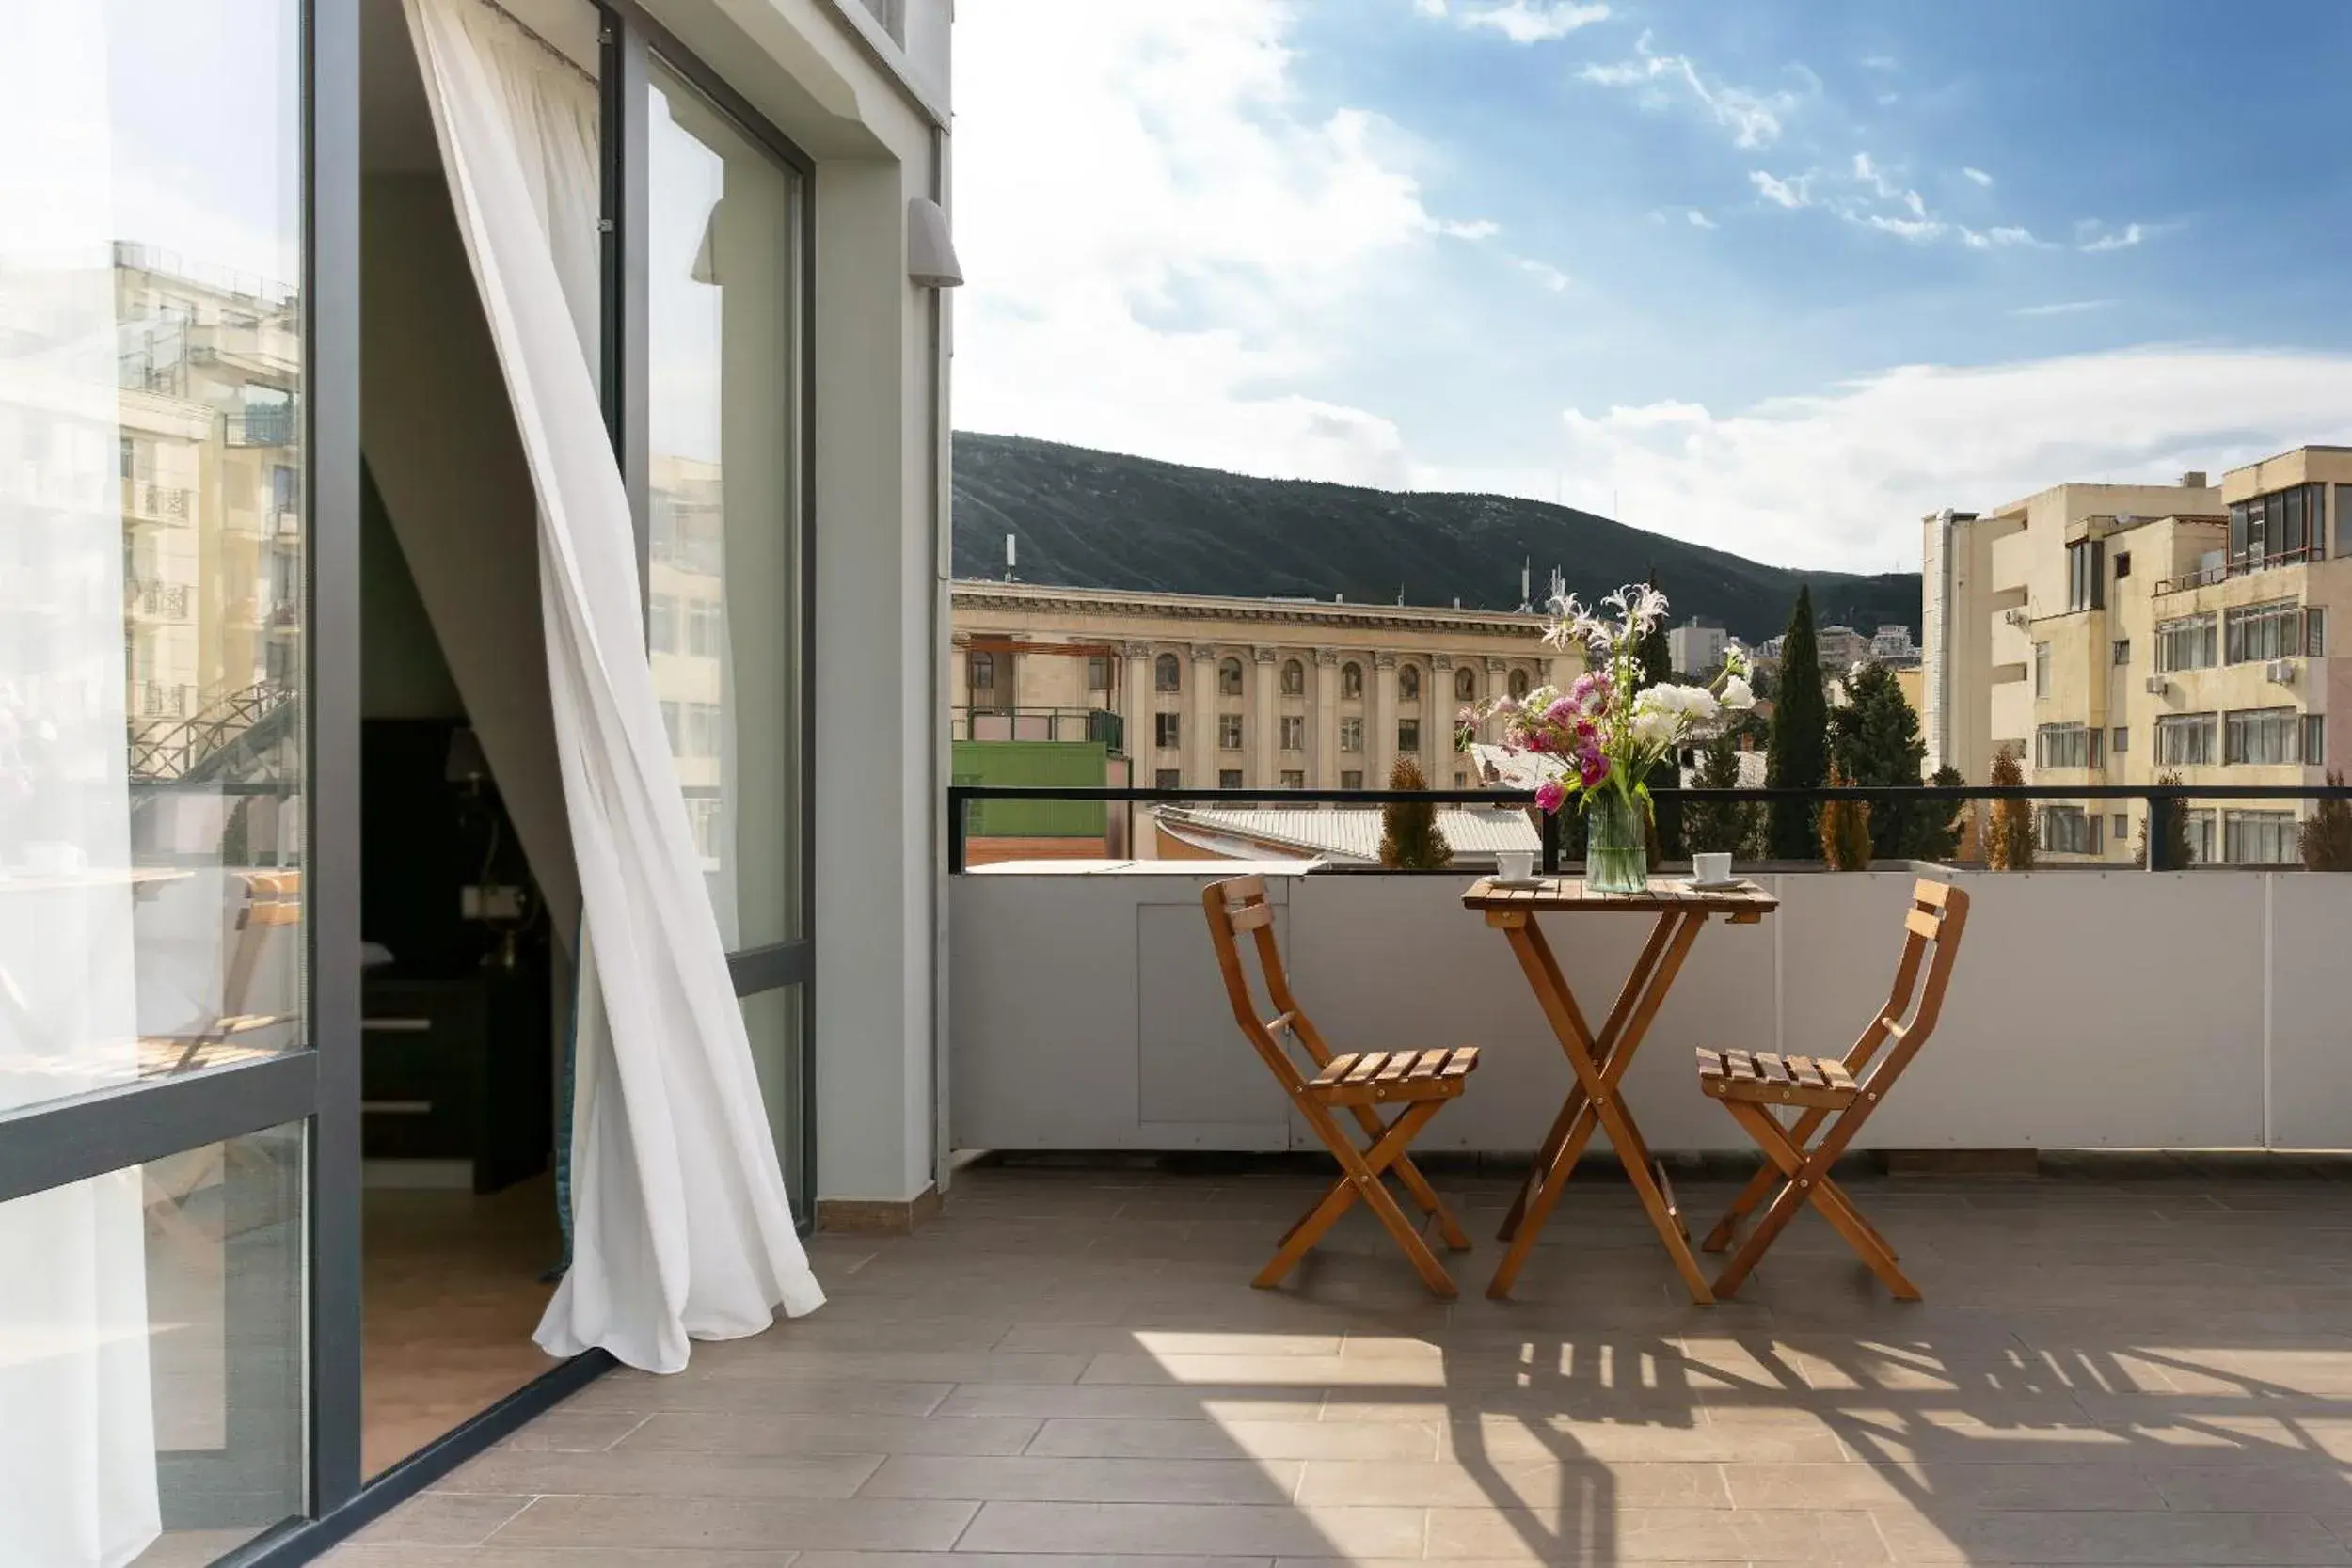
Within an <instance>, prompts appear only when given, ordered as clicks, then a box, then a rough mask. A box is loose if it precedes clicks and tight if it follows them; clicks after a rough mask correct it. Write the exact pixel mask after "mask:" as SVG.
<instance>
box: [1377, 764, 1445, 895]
mask: <svg viewBox="0 0 2352 1568" xmlns="http://www.w3.org/2000/svg"><path fill="white" fill-rule="evenodd" d="M1389 787H1390V788H1391V789H1427V788H1428V787H1429V781H1428V780H1427V779H1426V778H1424V777H1422V771H1421V764H1420V763H1418V762H1416V761H1414V760H1413V758H1411V757H1410V756H1401V757H1399V758H1397V759H1396V766H1395V767H1393V768H1390V769H1389ZM1453 861H1454V847H1453V846H1452V845H1450V844H1448V843H1447V842H1446V841H1445V834H1444V832H1442V831H1440V830H1439V829H1438V806H1437V802H1436V801H1434V800H1391V801H1390V802H1389V803H1388V804H1387V805H1385V806H1382V807H1381V808H1380V863H1381V864H1382V865H1385V866H1388V867H1390V868H1391V869H1392V870H1397V871H1437V870H1440V869H1442V868H1444V867H1445V866H1447V865H1450V864H1452V863H1453Z"/></svg>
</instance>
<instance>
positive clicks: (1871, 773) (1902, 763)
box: [1829, 664, 1952, 861]
mask: <svg viewBox="0 0 2352 1568" xmlns="http://www.w3.org/2000/svg"><path fill="white" fill-rule="evenodd" d="M1829 728H1830V753H1831V758H1832V768H1833V770H1834V771H1836V772H1838V773H1842V774H1843V775H1844V776H1845V777H1846V779H1847V780H1848V781H1849V782H1850V783H1852V784H1872V785H1905V786H1908V785H1912V784H1917V783H1918V782H1919V770H1920V768H1921V766H1922V765H1923V764H1924V763H1925V762H1926V761H1927V755H1928V743H1927V742H1926V741H1925V740H1923V739H1921V738H1920V736H1919V716H1918V715H1917V714H1915V713H1914V712H1913V711H1912V710H1911V704H1910V702H1909V701H1908V700H1907V699H1905V698H1904V696H1903V689H1902V687H1901V686H1900V685H1899V684H1898V683H1897V681H1896V679H1895V673H1894V672H1893V671H1892V670H1889V669H1887V668H1886V667H1885V666H1884V665H1883V664H1866V665H1864V666H1863V667H1862V668H1861V669H1860V670H1857V671H1855V672H1854V673H1853V675H1852V676H1851V678H1850V679H1849V680H1848V681H1847V682H1846V705H1845V706H1844V707H1841V708H1839V709H1838V710H1837V711H1836V712H1835V713H1833V714H1831V715H1830V721H1829ZM1950 816H1951V814H1950V813H1949V812H1948V811H1946V810H1943V809H1942V808H1939V807H1935V806H1931V805H1930V804H1928V803H1927V802H1925V801H1922V802H1920V803H1919V804H1917V805H1880V806H1878V807H1877V808H1875V809H1873V810H1872V811H1871V813H1870V852H1871V854H1872V855H1874V856H1876V857H1877V858H1878V859H1880V860H1923V861H1931V860H1941V859H1942V858H1943V857H1945V856H1946V855H1948V854H1950V853H1951V852H1952V837H1951V833H1950V831H1949V818H1950Z"/></svg>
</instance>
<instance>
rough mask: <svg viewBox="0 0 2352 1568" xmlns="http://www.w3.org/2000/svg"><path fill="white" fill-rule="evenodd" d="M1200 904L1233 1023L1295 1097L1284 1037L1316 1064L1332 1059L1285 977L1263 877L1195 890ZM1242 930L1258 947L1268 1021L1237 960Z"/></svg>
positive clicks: (1299, 1080) (1295, 1073)
mask: <svg viewBox="0 0 2352 1568" xmlns="http://www.w3.org/2000/svg"><path fill="white" fill-rule="evenodd" d="M1200 908H1201V910H1202V911H1203V912H1204V913H1205V914H1206V915H1207V916H1208V922H1209V941H1210V943H1211V944H1212V945H1213V946H1214V947H1215V948H1216V967H1217V970H1218V973H1220V974H1223V976H1224V977H1225V996H1226V1000H1227V1001H1228V1002H1230V1003H1232V1008H1233V1022H1235V1023H1238V1024H1240V1025H1241V1032H1242V1033H1243V1034H1244V1035H1245V1036H1247V1037H1248V1040H1249V1043H1250V1044H1251V1045H1252V1046H1254V1047H1256V1048H1257V1052H1258V1054H1259V1055H1260V1056H1262V1057H1263V1058H1264V1059H1265V1064H1266V1066H1267V1067H1268V1068H1269V1069H1272V1070H1273V1072H1274V1075H1275V1076H1276V1077H1277V1078H1279V1079H1280V1080H1281V1081H1282V1085H1283V1087H1284V1088H1286V1089H1288V1090H1290V1091H1291V1092H1292V1093H1293V1094H1294V1095H1295V1094H1297V1093H1299V1092H1301V1091H1302V1090H1303V1089H1304V1088H1305V1086H1306V1083H1307V1080H1306V1077H1305V1075H1304V1074H1302V1073H1301V1072H1300V1071H1299V1070H1298V1064H1297V1063H1296V1062H1295V1061H1294V1060H1292V1058H1291V1054H1290V1052H1289V1050H1288V1049H1287V1048H1286V1047H1285V1046H1284V1045H1283V1043H1282V1040H1283V1037H1285V1036H1287V1037H1291V1038H1294V1039H1295V1040H1297V1041H1298V1043H1299V1044H1300V1045H1301V1046H1302V1047H1304V1048H1305V1050H1306V1052H1307V1054H1308V1055H1309V1056H1311V1058H1313V1060H1314V1063H1315V1065H1316V1066H1317V1067H1318V1068H1320V1067H1321V1066H1322V1065H1323V1064H1324V1063H1326V1062H1328V1061H1329V1060H1330V1059H1331V1052H1330V1048H1329V1047H1328V1046H1327V1045H1325V1044H1324V1041H1323V1037H1322V1036H1321V1035H1320V1034H1318V1033H1317V1032H1316V1030H1315V1026H1314V1023H1313V1022H1312V1021H1311V1020H1310V1019H1309V1018H1308V1017H1307V1014H1306V1011H1305V1009H1303V1008H1302V1007H1300V1006H1299V1005H1298V998H1297V997H1295V996H1294V995H1292V994H1291V987H1290V976H1289V975H1288V974H1285V973H1284V972H1283V969H1282V950H1281V947H1280V946H1279V944H1278V943H1277V942H1275V940H1274V914H1275V908H1274V906H1273V905H1272V904H1270V903H1268V902H1267V901H1266V889H1265V879H1264V878H1263V877H1230V878H1227V879H1225V880H1224V881H1221V882H1212V883H1210V884H1209V885H1208V886H1207V887H1205V888H1202V889H1201V890H1200ZM1245 933H1247V934H1248V936H1249V937H1250V939H1251V942H1252V944H1253V945H1254V946H1255V947H1256V948H1257V951H1258V968H1259V970H1260V971H1261V972H1262V973H1263V974H1264V976H1265V990H1266V996H1267V999H1268V1000H1270V1001H1271V1002H1272V1003H1273V1004H1274V1008H1275V1013H1274V1016H1273V1017H1272V1018H1270V1019H1261V1018H1260V1017H1259V1016H1258V1003H1257V999H1256V998H1255V997H1253V996H1252V995H1251V994H1250V990H1249V973H1248V969H1247V967H1245V965H1244V964H1243V962H1242V956H1241V938H1242V937H1243V935H1244V934H1245Z"/></svg>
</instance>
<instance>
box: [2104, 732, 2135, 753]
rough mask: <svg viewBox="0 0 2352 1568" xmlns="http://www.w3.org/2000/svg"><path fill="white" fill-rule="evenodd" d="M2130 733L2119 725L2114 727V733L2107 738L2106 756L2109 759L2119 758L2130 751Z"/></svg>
mask: <svg viewBox="0 0 2352 1568" xmlns="http://www.w3.org/2000/svg"><path fill="white" fill-rule="evenodd" d="M2131 738H2132V732H2131V731H2129V730H2127V729H2125V728H2124V727H2123V726H2122V725H2121V724H2118V725H2116V726H2115V733H2114V734H2113V735H2111V736H2108V737H2107V755H2109V756H2111V757H2120V756H2122V754H2123V753H2124V752H2127V751H2129V750H2131Z"/></svg>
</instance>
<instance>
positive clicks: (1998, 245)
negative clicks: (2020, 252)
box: [1960, 224, 2052, 250]
mask: <svg viewBox="0 0 2352 1568" xmlns="http://www.w3.org/2000/svg"><path fill="white" fill-rule="evenodd" d="M1960 237H1961V240H1962V241H1963V243H1964V244H1965V245H1967V246H1968V248H1969V249H1971V250H2004V249H2007V248H2008V247H2010V246H2011V245H2025V246H2026V247H2028V248H2030V249H2034V250H2048V249H2050V248H2052V245H2051V242H2049V241H2048V240H2038V239H2035V238H2034V233H2033V230H2030V229H2024V228H2019V227H2018V226H2016V225H2014V224H1994V226H1993V227H1992V228H1990V229H1983V230H1978V229H1969V228H1966V227H1963V228H1962V230H1960Z"/></svg>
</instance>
